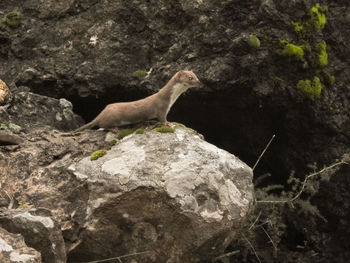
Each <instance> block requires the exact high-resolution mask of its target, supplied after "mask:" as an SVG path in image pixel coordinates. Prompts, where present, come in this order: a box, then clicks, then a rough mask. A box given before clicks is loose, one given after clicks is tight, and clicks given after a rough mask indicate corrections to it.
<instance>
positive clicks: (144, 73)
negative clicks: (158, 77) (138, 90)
mask: <svg viewBox="0 0 350 263" xmlns="http://www.w3.org/2000/svg"><path fill="white" fill-rule="evenodd" d="M132 75H133V76H134V77H136V78H139V79H143V78H145V77H146V76H147V75H148V73H147V71H144V70H136V71H135V72H133V73H132Z"/></svg>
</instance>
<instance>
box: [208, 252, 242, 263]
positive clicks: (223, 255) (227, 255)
mask: <svg viewBox="0 0 350 263" xmlns="http://www.w3.org/2000/svg"><path fill="white" fill-rule="evenodd" d="M239 252H240V251H239V250H235V251H231V252H228V253H225V254H222V255H220V256H218V257H216V258H214V259H213V260H212V262H216V261H218V260H219V259H222V258H226V257H230V256H233V255H236V254H238V253H239Z"/></svg>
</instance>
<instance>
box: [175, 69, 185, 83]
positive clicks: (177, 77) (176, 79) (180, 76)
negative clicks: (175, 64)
mask: <svg viewBox="0 0 350 263" xmlns="http://www.w3.org/2000/svg"><path fill="white" fill-rule="evenodd" d="M183 75H184V71H183V70H180V71H178V72H177V73H176V74H175V75H174V80H175V81H181V78H182V76H183Z"/></svg>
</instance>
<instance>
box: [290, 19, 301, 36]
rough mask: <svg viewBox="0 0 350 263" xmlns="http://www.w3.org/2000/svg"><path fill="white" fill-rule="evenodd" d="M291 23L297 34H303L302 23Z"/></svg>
mask: <svg viewBox="0 0 350 263" xmlns="http://www.w3.org/2000/svg"><path fill="white" fill-rule="evenodd" d="M292 25H293V26H294V31H295V33H297V34H299V35H300V34H303V32H304V25H303V24H302V23H300V22H292Z"/></svg>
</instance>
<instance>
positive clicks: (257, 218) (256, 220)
mask: <svg viewBox="0 0 350 263" xmlns="http://www.w3.org/2000/svg"><path fill="white" fill-rule="evenodd" d="M261 213H262V211H260V212H259V215H258V216H257V217H256V218H255V220H254V222H253V224H252V225H251V226H250V227H249V230H251V229H252V228H253V226H254V225H255V224H256V222H258V220H259V218H260V216H261Z"/></svg>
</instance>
